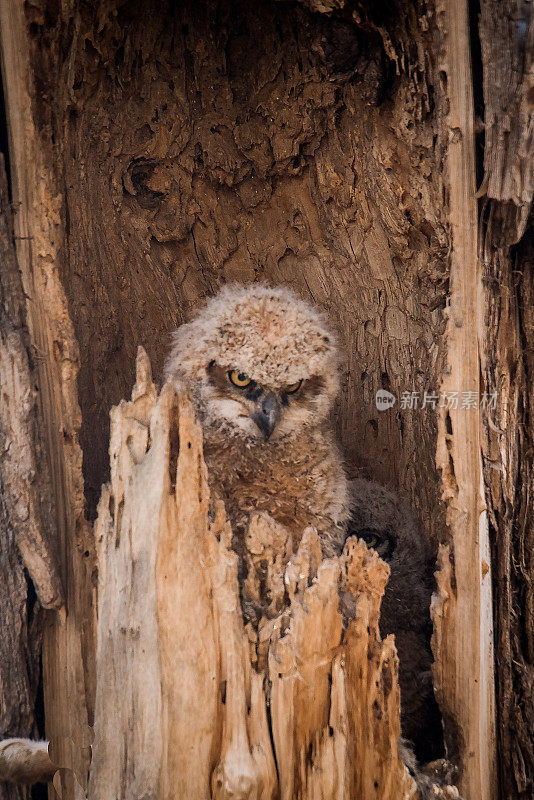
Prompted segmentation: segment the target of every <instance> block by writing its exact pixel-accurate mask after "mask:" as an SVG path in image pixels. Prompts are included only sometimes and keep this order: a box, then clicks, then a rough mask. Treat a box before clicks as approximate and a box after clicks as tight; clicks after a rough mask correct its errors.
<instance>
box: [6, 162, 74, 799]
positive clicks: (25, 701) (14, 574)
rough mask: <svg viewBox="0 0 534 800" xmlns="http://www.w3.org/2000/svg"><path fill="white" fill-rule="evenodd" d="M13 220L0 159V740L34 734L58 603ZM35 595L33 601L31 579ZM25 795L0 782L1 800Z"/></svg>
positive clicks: (58, 588) (57, 582) (58, 593)
mask: <svg viewBox="0 0 534 800" xmlns="http://www.w3.org/2000/svg"><path fill="white" fill-rule="evenodd" d="M27 341H28V337H27V330H26V327H25V307H24V299H23V292H22V285H21V281H20V275H19V272H18V267H17V261H16V256H15V250H14V246H13V220H12V215H11V207H10V203H9V198H8V192H7V181H6V176H5V171H4V163H3V158H2V157H0V386H1V391H2V399H1V406H0V442H1V456H0V631H1V636H0V738H1V739H4V738H7V737H9V736H31V735H36V734H37V727H36V723H35V718H34V708H35V699H36V694H37V686H38V681H39V655H40V647H41V642H42V632H43V615H42V611H41V608H42V605H45V604H47V605H54V604H55V605H58V604H59V603H60V602H61V586H60V583H59V578H58V569H57V565H56V560H55V558H54V554H53V552H52V549H51V547H50V543H49V540H48V538H47V537H46V533H47V531H46V530H45V532H44V538H43V527H42V525H41V519H42V515H41V512H40V499H41V498H40V496H39V490H38V487H39V484H40V482H39V480H38V479H37V478H36V473H35V466H34V465H35V461H34V458H35V454H36V445H37V444H38V441H39V440H38V438H37V437H36V436H35V429H34V423H35V413H34V412H35V409H34V392H33V389H32V388H31V377H30V365H29V359H28V351H27V349H26V348H27ZM28 569H29V570H31V573H32V577H33V580H34V582H35V585H36V587H37V591H38V593H39V595H40V600H41V602H39V599H38V598H37V597H36V596H35V591H34V588H33V584H32V578H30V575H29V574H28ZM26 796H27V792H26V791H25V790H23V789H21V788H20V787H16V786H13V785H10V784H7V783H4V782H0V797H1V798H2V800H22V798H24V797H26Z"/></svg>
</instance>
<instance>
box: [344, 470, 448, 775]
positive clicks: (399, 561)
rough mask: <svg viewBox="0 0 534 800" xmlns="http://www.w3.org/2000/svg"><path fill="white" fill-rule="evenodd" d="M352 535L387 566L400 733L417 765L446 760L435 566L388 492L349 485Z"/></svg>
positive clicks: (385, 610)
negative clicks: (435, 656)
mask: <svg viewBox="0 0 534 800" xmlns="http://www.w3.org/2000/svg"><path fill="white" fill-rule="evenodd" d="M349 490H350V504H351V515H350V522H349V526H348V535H349V536H357V537H358V538H360V539H363V540H364V541H365V543H366V544H367V546H368V547H372V548H373V549H374V550H376V551H377V553H378V555H379V556H380V557H381V558H382V559H383V560H384V561H386V562H387V563H388V564H389V567H390V570H391V575H390V578H389V581H388V583H387V585H386V590H385V594H384V598H383V600H382V607H381V613H380V630H381V633H382V635H383V636H386V635H387V634H389V633H393V634H395V643H396V646H397V651H398V654H399V683H400V687H401V721H402V733H403V736H405V737H406V738H407V739H409V740H410V741H411V742H412V743H413V747H414V751H415V754H416V756H417V758H418V760H419V761H422V762H427V761H432V760H433V759H436V758H439V757H440V756H442V755H443V738H442V727H441V717H440V714H439V710H438V706H437V703H436V700H435V697H434V690H433V687H432V676H431V665H432V652H431V649H430V637H431V634H432V625H431V621H430V598H431V595H432V572H433V560H432V558H431V557H430V554H429V552H428V550H427V547H426V543H425V541H424V539H423V535H422V533H421V531H420V529H419V527H418V525H417V523H416V521H415V519H414V517H413V515H412V514H411V512H410V510H409V509H408V507H407V506H406V505H405V504H404V503H403V502H402V501H401V500H400V498H399V497H398V496H397V495H396V494H395V493H394V492H392V491H390V490H389V489H386V488H385V487H383V486H380V485H379V484H378V483H373V482H371V481H366V480H363V479H361V478H358V479H356V480H353V481H350V483H349Z"/></svg>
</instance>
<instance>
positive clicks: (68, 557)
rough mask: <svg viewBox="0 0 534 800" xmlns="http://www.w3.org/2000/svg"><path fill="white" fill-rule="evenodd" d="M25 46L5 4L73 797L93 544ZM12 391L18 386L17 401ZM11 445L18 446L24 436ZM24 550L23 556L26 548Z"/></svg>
mask: <svg viewBox="0 0 534 800" xmlns="http://www.w3.org/2000/svg"><path fill="white" fill-rule="evenodd" d="M29 46H30V42H29V31H28V28H27V25H26V18H25V4H24V3H23V2H21V1H20V0H7V1H6V2H1V3H0V51H1V57H2V77H3V81H4V94H5V97H6V106H7V122H8V134H9V149H10V167H11V183H12V196H13V209H14V220H13V222H14V229H15V247H16V256H17V268H18V269H19V270H20V277H21V279H22V286H23V290H24V300H25V304H26V322H27V326H28V333H29V341H30V342H31V346H32V353H33V355H34V358H35V378H36V381H35V382H36V384H37V387H38V394H37V398H38V399H37V408H36V412H37V432H38V441H37V442H36V443H35V444H34V447H35V453H33V455H34V456H35V460H36V463H35V471H36V479H35V480H36V483H37V484H38V486H39V489H40V492H41V497H42V498H46V502H45V504H44V505H45V506H46V512H47V513H46V516H45V515H43V516H45V521H46V522H48V524H49V531H50V534H51V538H52V537H53V544H54V550H55V553H56V554H57V558H58V564H59V565H60V571H61V575H60V577H61V583H62V587H63V590H64V593H65V598H64V599H65V606H66V614H65V613H63V614H61V615H60V614H49V615H48V616H47V618H46V619H45V630H44V642H43V654H42V656H43V682H44V695H45V716H46V734H47V736H48V737H49V738H50V739H51V740H53V741H54V745H55V750H56V752H55V755H54V763H56V764H61V765H63V764H67V763H69V764H70V763H73V765H74V766H75V770H74V772H62V776H61V781H62V787H61V793H62V796H63V797H64V798H70V800H72V798H73V797H74V783H73V781H74V775H76V776H78V780H79V781H81V783H82V785H83V783H84V782H85V780H86V779H85V777H84V776H85V774H86V773H87V769H88V763H89V762H88V751H87V748H84V747H83V746H78V744H76V745H73V742H76V743H78V742H79V738H80V735H81V734H80V730H85V729H86V727H87V724H88V722H92V719H91V711H92V697H93V694H94V691H93V688H92V681H93V676H94V666H93V658H92V656H93V650H94V644H93V641H92V638H93V636H92V622H93V612H92V607H91V599H92V598H91V584H90V578H91V571H92V566H93V563H94V561H93V559H92V555H93V550H94V548H93V545H92V538H91V536H90V533H89V531H88V529H87V526H86V524H85V520H84V495H83V480H82V474H81V460H82V454H81V450H80V447H79V445H78V430H79V426H80V410H79V406H78V393H77V385H76V376H77V365H78V349H77V344H76V341H75V339H74V334H73V328H72V324H71V320H70V317H69V314H68V310H67V304H66V299H65V295H64V291H63V288H62V285H61V282H60V279H59V263H60V259H59V255H58V254H59V252H60V250H61V245H62V242H63V235H64V220H63V218H62V215H61V205H62V199H61V193H60V189H59V183H58V176H57V173H56V172H55V166H56V164H55V162H54V159H53V158H52V157H51V155H50V153H49V152H48V151H47V150H46V147H45V144H44V139H43V137H42V136H41V132H40V131H39V123H38V121H37V119H36V116H35V114H34V112H35V105H34V99H35V97H36V96H40V93H39V91H38V90H37V89H36V82H37V81H38V80H39V76H38V75H36V74H35V73H34V72H33V71H32V69H31V65H30V55H29ZM11 358H12V359H15V358H18V362H16V363H15V364H14V366H15V369H16V371H17V381H23V379H24V372H23V371H22V370H21V361H20V358H21V352H20V349H15V350H14V351H13V352H12V355H11ZM8 364H9V362H8ZM27 388H28V387H27V385H24V383H22V385H17V383H16V382H14V386H13V394H12V397H11V398H10V402H11V401H13V402H14V403H15V404H16V403H17V402H19V401H20V400H22V401H23V402H27ZM15 390H16V391H18V392H19V395H18V399H17V395H16V394H15ZM12 410H14V408H13V409H12ZM16 441H17V443H20V441H21V439H20V436H19V438H18V439H17V440H16ZM21 453H22V455H23V456H24V458H25V459H26V468H27V469H28V470H30V472H31V468H30V467H29V466H28V455H27V453H26V452H25V451H24V450H23V449H22V451H21ZM48 504H49V507H48ZM29 513H30V518H29V521H28V523H27V524H28V528H29V530H30V532H31V534H32V536H34V534H35V530H36V529H37V530H38V529H39V525H38V518H37V515H36V514H35V508H33V507H30V508H29ZM42 519H43V518H42ZM23 552H24V557H25V558H28V554H27V551H26V550H24V551H23ZM45 566H47V565H45ZM40 567H41V564H40V563H39V562H36V563H34V564H33V565H32V569H33V572H34V573H35V574H36V573H37V571H38V569H40ZM37 584H38V581H37ZM37 589H38V591H39V586H38V585H37ZM57 596H58V590H57V589H55V588H54V589H53V590H52V591H50V590H48V591H47V594H46V595H45V601H46V602H47V604H48V605H51V606H56V607H57V606H58V605H60V602H59V601H58V600H57V599H56V597H57Z"/></svg>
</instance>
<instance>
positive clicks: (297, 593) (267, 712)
mask: <svg viewBox="0 0 534 800" xmlns="http://www.w3.org/2000/svg"><path fill="white" fill-rule="evenodd" d="M173 432H174V433H173ZM176 433H177V434H178V439H179V452H178V455H177V461H176V460H175V457H176V456H175V454H173V453H172V452H171V447H170V441H175V439H176ZM110 457H111V481H110V483H109V484H108V485H107V486H105V487H104V490H103V493H102V498H101V500H100V504H99V507H98V519H97V522H96V529H95V530H96V537H97V547H98V558H99V585H98V650H97V687H96V717H95V744H94V748H93V754H94V755H93V761H92V765H91V778H90V784H89V797H90V800H117V799H120V800H122V798H131V797H145V798H161V800H172V799H173V798H188V800H206V798H208V797H212V798H213V800H223V798H243V800H244V799H245V798H255V800H274V799H275V798H279V800H299V799H300V800H312V798H313V799H314V800H355V798H358V800H408V799H410V800H415V798H417V797H418V791H417V787H416V785H415V782H414V780H413V778H412V777H411V776H410V774H409V773H408V771H407V769H406V767H405V766H404V764H403V763H402V761H401V758H400V756H399V748H398V739H399V735H400V716H399V714H400V694H399V685H398V661H397V654H396V651H395V646H394V643H393V638H392V637H388V638H387V639H385V640H384V641H382V640H381V639H380V635H379V630H378V620H379V612H380V600H381V597H382V594H383V591H384V586H385V583H386V580H387V576H388V568H387V566H386V565H385V564H384V563H383V562H382V561H380V559H379V558H378V556H377V555H376V553H372V552H371V551H368V550H367V548H366V547H365V545H364V544H363V542H356V541H355V540H354V539H351V540H350V542H349V543H348V544H347V546H346V548H345V551H344V553H343V555H342V556H341V557H339V558H335V559H328V560H324V561H323V560H322V558H321V548H320V543H319V538H318V536H317V534H316V532H315V531H314V530H313V529H312V528H308V529H307V530H306V531H305V533H304V535H303V537H302V541H301V544H300V547H299V550H298V552H297V553H296V554H291V553H290V552H289V551H287V552H286V556H285V559H284V560H283V563H281V562H280V560H279V559H277V558H272V559H271V564H270V571H269V577H268V582H269V586H268V587H267V589H268V591H267V596H268V597H270V598H271V599H273V598H274V599H273V602H272V603H271V605H269V606H268V607H266V616H264V617H263V619H262V621H261V622H260V624H259V629H258V630H257V631H256V630H255V629H254V628H253V627H252V626H251V625H250V624H249V625H247V627H246V629H244V627H243V617H242V611H241V603H240V596H239V587H238V580H237V555H236V553H235V552H233V550H232V549H231V540H232V531H231V528H230V525H229V523H228V522H227V520H226V515H225V510H224V506H223V504H222V503H221V502H220V501H214V502H212V503H210V496H209V490H208V483H207V478H208V476H207V472H206V466H205V464H204V460H203V456H202V433H201V429H200V426H199V425H198V423H196V421H195V419H194V416H193V410H192V406H191V404H190V402H189V400H188V399H187V397H186V396H185V395H184V394H182V393H180V392H177V391H176V390H175V389H174V388H173V386H172V385H171V384H170V383H167V384H166V385H165V386H164V387H163V389H162V390H161V392H160V394H159V396H158V395H156V391H155V387H154V384H153V383H152V381H151V377H150V366H149V362H148V358H147V356H146V353H145V352H144V351H143V350H142V348H140V350H139V355H138V359H137V382H136V385H135V387H134V390H133V393H132V400H131V402H121V404H120V405H119V406H117V407H116V408H114V409H113V411H112V414H111V446H110ZM175 478H176V484H175V485H176V489H174V488H173V487H174V481H175ZM284 536H285V538H286V539H287V532H284V529H283V528H281V526H279V525H277V524H275V523H274V522H273V521H272V520H270V519H269V518H268V517H267V516H266V515H258V516H256V517H255V518H254V519H253V521H252V523H251V526H250V530H249V534H248V539H247V550H248V551H249V553H250V559H251V560H250V572H251V571H253V569H254V563H255V560H256V559H262V557H265V558H268V557H270V556H269V554H270V555H271V556H272V553H273V542H275V543H276V548H277V552H280V551H279V550H278V547H279V545H280V542H282V543H283V540H284ZM281 552H284V548H283V547H282V548H281ZM250 572H249V578H250ZM282 586H283V587H285V590H286V592H287V597H286V602H285V604H282V605H283V607H282V606H281V604H280V591H281V587H282ZM256 591H257V586H256V585H255V583H254V580H253V579H252V578H251V579H250V580H249V581H248V582H247V584H246V585H245V586H244V588H243V592H244V596H245V599H246V595H247V593H248V594H249V596H252V595H253V594H254V592H256ZM340 595H341V597H343V598H344V605H345V606H347V607H351V608H352V609H353V613H352V614H351V615H350V618H349V621H348V623H347V624H346V625H344V622H343V616H342V613H341V610H340ZM429 796H430V795H429ZM431 796H432V797H436V798H439V797H455V796H456V797H457V793H456V790H455V789H454V788H453V787H447V788H446V789H439V788H438V787H436V789H435V791H433V793H432V795H431Z"/></svg>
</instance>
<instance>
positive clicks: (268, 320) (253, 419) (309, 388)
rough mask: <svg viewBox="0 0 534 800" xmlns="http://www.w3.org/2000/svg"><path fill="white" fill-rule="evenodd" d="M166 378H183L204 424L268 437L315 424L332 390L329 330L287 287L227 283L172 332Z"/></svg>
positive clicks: (335, 375)
mask: <svg viewBox="0 0 534 800" xmlns="http://www.w3.org/2000/svg"><path fill="white" fill-rule="evenodd" d="M165 373H166V376H170V377H171V378H173V379H175V380H178V381H180V380H181V381H184V382H185V383H186V384H187V385H188V387H189V389H190V390H191V393H192V395H193V399H194V402H195V404H196V406H197V411H198V413H199V415H200V417H201V419H202V422H203V423H204V424H205V425H209V426H215V427H216V428H220V429H221V430H224V431H225V432H227V433H231V434H233V435H236V436H240V437H243V438H246V439H250V440H258V441H267V440H268V441H269V442H275V441H277V440H280V439H282V438H284V437H287V436H294V435H297V434H298V432H299V430H301V429H302V428H303V427H305V426H310V425H313V426H316V425H318V424H319V423H320V422H321V421H322V420H324V419H325V417H326V416H327V415H328V413H329V411H330V409H331V406H332V402H333V400H334V398H335V396H336V394H337V392H338V388H339V359H338V351H337V344H336V340H335V337H334V335H333V334H332V332H331V331H330V330H329V329H328V326H327V324H326V322H325V320H324V318H323V317H322V315H321V314H320V313H319V312H318V311H316V310H315V309H314V308H312V307H311V306H310V305H308V304H307V303H305V302H304V301H303V300H301V299H300V298H299V297H297V296H296V295H295V294H293V292H290V291H288V290H287V289H282V288H274V289H272V288H269V287H267V286H264V285H258V284H254V285H252V286H241V285H228V286H225V287H224V288H223V289H221V291H220V292H219V293H218V294H217V295H215V297H212V298H211V299H210V300H208V303H207V305H206V306H205V307H204V308H203V309H202V310H201V311H200V312H199V313H198V314H197V316H196V317H195V318H194V319H193V320H192V321H191V322H189V323H187V324H185V325H182V326H181V327H180V328H178V330H177V331H176V332H175V333H174V334H173V341H172V348H171V351H170V354H169V357H168V359H167V363H166V367H165Z"/></svg>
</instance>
